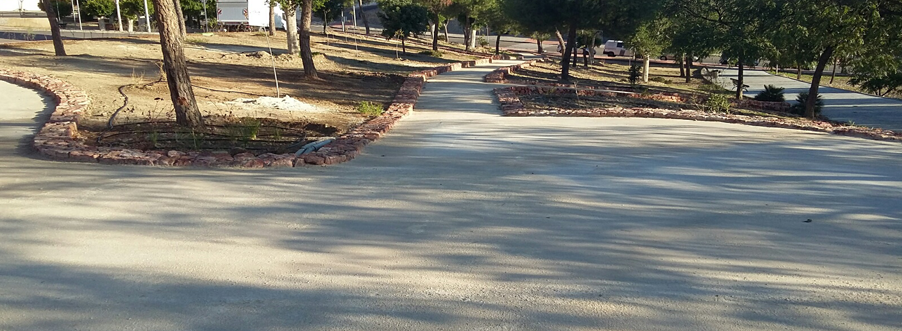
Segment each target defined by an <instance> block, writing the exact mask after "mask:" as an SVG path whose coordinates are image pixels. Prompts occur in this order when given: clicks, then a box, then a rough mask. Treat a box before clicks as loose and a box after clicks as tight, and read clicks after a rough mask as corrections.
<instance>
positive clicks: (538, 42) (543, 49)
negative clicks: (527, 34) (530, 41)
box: [536, 39, 545, 54]
mask: <svg viewBox="0 0 902 331" xmlns="http://www.w3.org/2000/svg"><path fill="white" fill-rule="evenodd" d="M536 48H538V50H539V54H544V53H545V47H543V46H542V41H541V40H539V39H536Z"/></svg>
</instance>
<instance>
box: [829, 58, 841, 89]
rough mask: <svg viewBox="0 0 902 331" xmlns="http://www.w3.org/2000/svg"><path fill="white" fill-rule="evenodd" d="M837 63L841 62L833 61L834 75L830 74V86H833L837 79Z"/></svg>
mask: <svg viewBox="0 0 902 331" xmlns="http://www.w3.org/2000/svg"><path fill="white" fill-rule="evenodd" d="M836 62H839V59H833V73H832V74H830V85H833V80H834V79H836Z"/></svg>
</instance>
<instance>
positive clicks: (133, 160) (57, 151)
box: [0, 56, 506, 168]
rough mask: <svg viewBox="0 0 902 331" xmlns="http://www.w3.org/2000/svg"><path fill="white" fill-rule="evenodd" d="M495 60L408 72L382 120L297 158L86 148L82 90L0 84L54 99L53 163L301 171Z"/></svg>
mask: <svg viewBox="0 0 902 331" xmlns="http://www.w3.org/2000/svg"><path fill="white" fill-rule="evenodd" d="M498 58H506V57H497V56H496V57H490V58H484V59H479V60H474V61H467V62H460V63H453V64H449V65H445V66H440V67H435V68H433V69H429V70H423V71H419V72H415V73H411V74H409V75H408V77H407V79H406V80H405V82H404V84H403V85H402V86H401V88H400V89H399V90H398V93H397V95H396V96H395V98H394V100H393V101H392V103H391V105H390V106H389V107H388V109H387V110H386V111H384V112H383V113H382V115H380V116H378V117H376V118H373V119H371V120H369V121H367V122H366V123H364V124H362V125H360V126H359V127H357V128H354V129H353V130H351V131H349V132H347V133H345V134H344V135H342V136H340V137H338V138H337V139H335V140H334V141H332V142H331V143H329V144H327V145H325V146H323V147H322V148H320V149H319V150H318V151H316V152H313V153H309V154H304V155H301V156H295V155H294V154H293V153H290V154H272V153H267V154H261V155H254V154H252V153H241V154H236V155H231V154H229V153H228V152H227V151H221V152H209V151H203V152H196V151H190V152H185V151H176V150H138V149H127V148H107V147H94V146H89V145H87V144H85V143H84V142H82V141H81V140H79V136H78V120H79V118H80V116H82V114H83V113H84V111H85V110H86V109H87V107H88V105H89V104H90V100H89V98H88V96H87V94H86V93H85V92H84V91H81V90H79V89H77V88H75V87H74V86H72V85H71V84H69V83H67V82H65V81H62V80H60V79H56V78H53V77H48V76H41V75H35V74H31V73H27V72H20V71H11V70H0V79H2V80H5V81H8V82H11V83H14V84H19V85H23V86H26V87H30V88H34V89H38V90H41V91H44V92H46V93H48V94H49V95H51V96H53V98H54V99H55V100H56V102H57V106H56V108H55V109H54V111H53V113H52V114H51V116H50V120H48V121H47V123H45V124H44V126H43V127H42V128H41V130H40V131H39V132H38V133H37V134H36V135H35V138H34V147H35V149H36V150H37V151H38V152H39V153H40V154H42V155H45V156H47V157H49V158H50V159H53V160H59V161H77V162H92V163H93V162H97V163H104V164H133V165H151V166H203V167H242V168H264V167H299V166H304V165H333V164H338V163H342V162H346V161H349V160H352V159H354V158H355V157H357V156H358V155H360V153H361V151H362V150H363V147H364V146H366V145H368V144H369V143H371V142H373V141H376V140H378V139H379V138H381V137H382V136H383V135H385V134H386V133H387V132H388V131H389V130H391V128H392V127H393V126H394V125H395V123H397V122H398V121H399V120H400V119H401V118H403V117H405V116H406V115H408V114H409V113H410V112H411V111H412V110H413V107H414V105H415V104H416V102H417V98H419V96H420V92H421V91H422V89H423V85H424V84H425V83H426V80H427V79H429V78H430V77H433V76H436V75H439V74H442V73H446V72H449V71H454V70H459V69H461V68H468V67H473V66H476V65H480V64H488V63H491V62H492V60H493V59H498Z"/></svg>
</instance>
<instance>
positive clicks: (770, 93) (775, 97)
mask: <svg viewBox="0 0 902 331" xmlns="http://www.w3.org/2000/svg"><path fill="white" fill-rule="evenodd" d="M783 90H785V88H782V87H776V86H773V85H764V91H761V93H758V95H756V96H755V100H758V101H773V102H783V101H786V98H785V97H784V96H783Z"/></svg>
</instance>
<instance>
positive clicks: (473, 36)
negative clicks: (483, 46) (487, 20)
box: [470, 22, 478, 51]
mask: <svg viewBox="0 0 902 331" xmlns="http://www.w3.org/2000/svg"><path fill="white" fill-rule="evenodd" d="M474 23H475V22H474ZM477 30H478V29H476V27H475V26H473V23H470V50H474V51H475V50H476V31H477Z"/></svg>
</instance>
